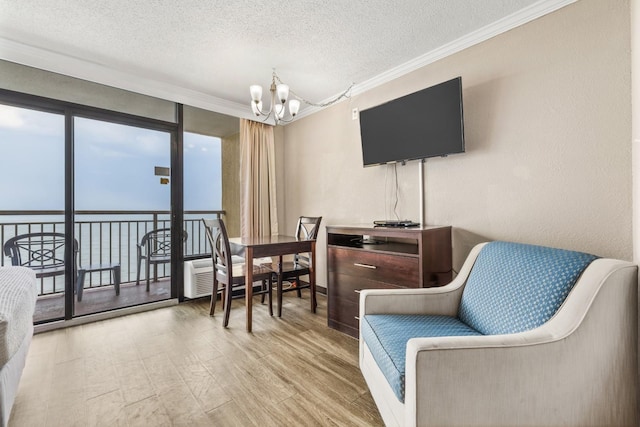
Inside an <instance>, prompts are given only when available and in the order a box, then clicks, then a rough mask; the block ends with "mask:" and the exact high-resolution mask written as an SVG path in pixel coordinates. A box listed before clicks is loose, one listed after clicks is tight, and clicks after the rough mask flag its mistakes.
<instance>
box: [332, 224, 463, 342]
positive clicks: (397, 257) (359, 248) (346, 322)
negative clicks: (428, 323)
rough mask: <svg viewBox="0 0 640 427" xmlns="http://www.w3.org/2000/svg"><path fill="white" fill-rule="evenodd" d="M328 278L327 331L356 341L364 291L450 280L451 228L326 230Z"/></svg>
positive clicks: (344, 227)
mask: <svg viewBox="0 0 640 427" xmlns="http://www.w3.org/2000/svg"><path fill="white" fill-rule="evenodd" d="M327 274H328V278H327V279H328V280H327V296H328V302H327V305H328V307H327V310H328V312H327V320H328V324H329V327H331V328H334V329H337V330H339V331H342V332H345V333H347V334H349V335H351V336H353V337H358V310H359V305H358V304H359V292H360V290H362V289H379V288H420V287H423V288H426V287H432V286H442V285H446V284H447V283H449V282H450V281H451V279H452V267H451V227H450V226H446V227H426V226H425V227H413V228H394V227H371V226H368V225H362V226H359V225H351V226H349V225H344V226H341V225H332V226H327Z"/></svg>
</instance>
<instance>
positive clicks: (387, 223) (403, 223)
mask: <svg viewBox="0 0 640 427" xmlns="http://www.w3.org/2000/svg"><path fill="white" fill-rule="evenodd" d="M373 225H374V226H376V227H418V226H419V225H420V224H418V223H417V222H413V221H410V220H408V219H401V220H377V221H373Z"/></svg>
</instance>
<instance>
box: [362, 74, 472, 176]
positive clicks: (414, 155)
mask: <svg viewBox="0 0 640 427" xmlns="http://www.w3.org/2000/svg"><path fill="white" fill-rule="evenodd" d="M360 137H361V140H362V159H363V163H364V166H372V165H379V164H384V163H390V162H404V161H407V160H416V159H425V158H427V157H438V156H446V155H448V154H454V153H463V152H464V120H463V115H462V78H461V77H457V78H455V79H452V80H449V81H446V82H444V83H440V84H438V85H435V86H432V87H429V88H426V89H423V90H421V91H418V92H415V93H412V94H410V95H406V96H403V97H401V98H398V99H394V100H393V101H389V102H387V103H384V104H382V105H378V106H376V107H373V108H369V109H366V110H362V111H361V112H360Z"/></svg>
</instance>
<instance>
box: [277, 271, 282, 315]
mask: <svg viewBox="0 0 640 427" xmlns="http://www.w3.org/2000/svg"><path fill="white" fill-rule="evenodd" d="M276 298H277V299H278V317H282V275H281V274H278V281H277V286H276Z"/></svg>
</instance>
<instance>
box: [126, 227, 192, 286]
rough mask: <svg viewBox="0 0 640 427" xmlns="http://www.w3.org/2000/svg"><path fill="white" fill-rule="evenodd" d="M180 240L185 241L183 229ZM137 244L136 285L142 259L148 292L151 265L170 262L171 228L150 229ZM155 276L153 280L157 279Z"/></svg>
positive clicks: (185, 236) (138, 279) (138, 281)
mask: <svg viewBox="0 0 640 427" xmlns="http://www.w3.org/2000/svg"><path fill="white" fill-rule="evenodd" d="M183 233H184V234H183V237H182V241H183V242H186V241H187V237H188V234H187V232H186V231H183ZM137 246H138V272H137V276H136V286H137V285H139V284H140V271H141V265H142V260H144V261H145V272H146V279H147V292H149V279H150V276H151V274H150V273H151V265H152V264H153V265H158V264H167V263H170V262H171V229H170V228H159V229H157V230H151V231H149V232H148V233H146V234H145V235H144V236H142V240H140V243H139V244H138V245H137ZM157 280H158V278H157V277H156V278H155V280H154V281H157Z"/></svg>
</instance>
